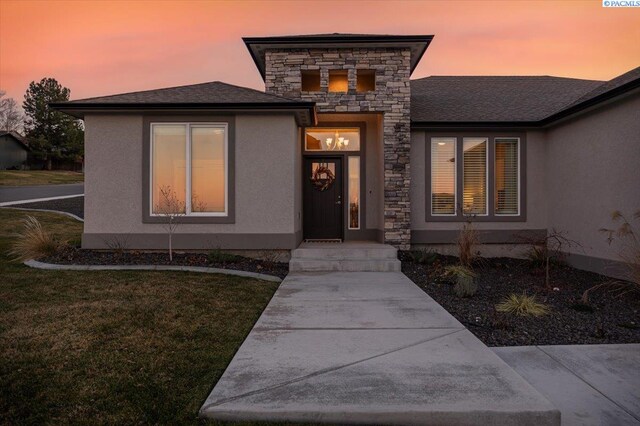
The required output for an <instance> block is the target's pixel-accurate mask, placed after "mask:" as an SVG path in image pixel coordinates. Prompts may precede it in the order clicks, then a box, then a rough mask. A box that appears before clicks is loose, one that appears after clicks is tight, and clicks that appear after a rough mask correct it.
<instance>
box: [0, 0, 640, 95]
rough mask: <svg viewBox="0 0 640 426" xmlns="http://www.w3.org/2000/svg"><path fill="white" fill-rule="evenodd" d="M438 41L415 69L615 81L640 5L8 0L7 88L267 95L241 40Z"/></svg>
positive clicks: (629, 52) (638, 30)
mask: <svg viewBox="0 0 640 426" xmlns="http://www.w3.org/2000/svg"><path fill="white" fill-rule="evenodd" d="M326 32H351V33H357V32H362V33H382V34H434V35H435V39H434V41H433V43H432V45H431V47H430V48H429V50H428V51H427V54H426V55H425V56H424V58H423V59H422V62H421V64H420V65H419V66H418V68H417V69H416V72H415V73H414V78H417V77H424V76H427V75H491V74H495V75H505V74H523V75H535V74H549V75H561V76H571V77H580V78H594V79H609V78H612V77H614V76H616V75H618V74H621V73H623V72H625V71H627V70H629V69H632V68H634V67H636V66H638V65H640V8H635V9H634V8H626V9H623V8H603V7H602V6H601V2H599V1H555V2H546V1H512V2H506V1H499V2H479V1H477V2H476V1H442V2H439V1H430V2H417V1H412V2H401V1H387V2H364V1H353V2H347V1H318V2H316V1H297V2H290V1H274V2H267V1H257V2H250V1H237V2H217V1H209V2H206V1H193V2H192V1H162V2H155V1H154V2H151V1H141V2H133V1H132V2H125V1H113V2H110V1H100V2H90V1H87V2H85V1H47V2H41V1H22V0H21V1H15V0H2V1H1V2H0V88H1V89H3V90H6V91H7V92H8V94H9V96H12V97H14V98H16V99H18V100H19V101H21V100H22V96H23V93H24V91H25V89H26V88H27V85H28V84H29V82H30V81H32V80H39V79H41V78H43V77H45V76H52V77H55V78H56V79H58V81H60V82H61V83H62V84H64V85H65V86H67V87H69V88H71V91H72V98H76V99H77V98H82V97H89V96H96V95H104V94H111V93H119V92H125V91H133V90H144V89H152V88H157V87H165V86H175V85H181V84H192V83H199V82H204V81H211V80H223V81H227V82H229V83H233V84H238V85H243V86H249V87H254V88H258V89H262V88H263V84H262V81H261V79H260V77H259V75H258V72H257V71H256V69H255V67H254V65H253V62H252V61H251V58H250V57H249V54H248V53H247V51H246V49H245V47H244V45H243V44H242V41H241V39H240V38H241V37H242V36H266V35H282V34H305V33H326Z"/></svg>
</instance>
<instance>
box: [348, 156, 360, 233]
mask: <svg viewBox="0 0 640 426" xmlns="http://www.w3.org/2000/svg"><path fill="white" fill-rule="evenodd" d="M349 229H360V157H349Z"/></svg>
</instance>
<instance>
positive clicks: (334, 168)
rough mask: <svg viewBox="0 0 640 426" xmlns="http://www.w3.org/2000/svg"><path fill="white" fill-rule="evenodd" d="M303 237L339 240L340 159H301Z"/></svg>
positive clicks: (340, 213)
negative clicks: (302, 162)
mask: <svg viewBox="0 0 640 426" xmlns="http://www.w3.org/2000/svg"><path fill="white" fill-rule="evenodd" d="M303 180H304V184H303V191H304V192H303V193H304V207H303V209H304V210H303V216H304V238H305V239H310V240H330V239H331V240H333V239H342V211H343V210H342V159H341V158H324V157H307V158H305V160H304V177H303Z"/></svg>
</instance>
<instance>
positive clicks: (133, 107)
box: [49, 102, 316, 125]
mask: <svg viewBox="0 0 640 426" xmlns="http://www.w3.org/2000/svg"><path fill="white" fill-rule="evenodd" d="M49 106H50V107H51V108H53V109H56V110H58V111H60V112H63V113H65V114H68V115H71V116H73V117H76V118H80V119H84V117H85V115H86V114H87V113H114V112H122V113H145V112H152V113H156V112H171V113H175V112H180V113H183V112H204V111H216V112H290V113H294V114H295V116H296V121H298V123H299V124H300V125H304V124H307V123H315V121H316V110H315V109H316V108H315V103H314V102H292V103H285V102H273V103H266V102H265V103H235V104H204V103H146V104H131V103H85V104H80V103H78V104H75V103H73V102H54V103H50V104H49ZM301 113H302V114H301ZM305 116H306V117H305Z"/></svg>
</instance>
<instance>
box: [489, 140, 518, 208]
mask: <svg viewBox="0 0 640 426" xmlns="http://www.w3.org/2000/svg"><path fill="white" fill-rule="evenodd" d="M519 142H520V141H519V139H517V138H496V140H495V193H494V198H495V214H496V215H518V214H519V212H520V188H519V187H520V184H519V182H520V179H519V175H520V173H519V158H520V153H519V149H520V143H519Z"/></svg>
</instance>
